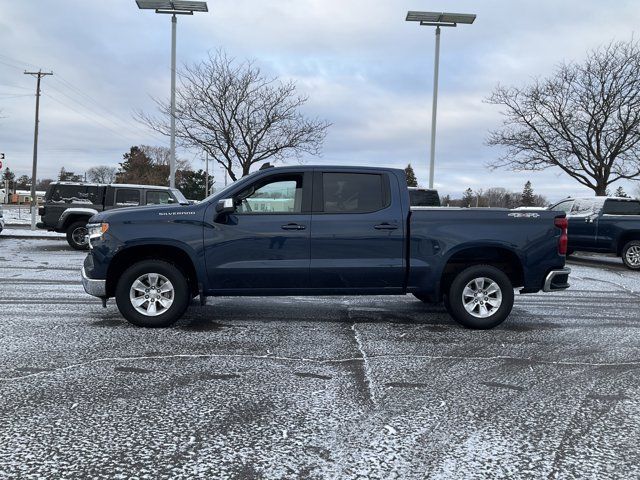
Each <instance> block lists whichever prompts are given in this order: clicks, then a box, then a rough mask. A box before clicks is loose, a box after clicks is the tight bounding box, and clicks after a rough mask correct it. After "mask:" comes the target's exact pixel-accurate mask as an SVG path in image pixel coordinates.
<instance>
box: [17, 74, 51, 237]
mask: <svg viewBox="0 0 640 480" xmlns="http://www.w3.org/2000/svg"><path fill="white" fill-rule="evenodd" d="M24 74H25V75H32V76H34V77H36V78H37V82H36V126H35V128H34V131H33V165H32V168H31V230H35V229H36V210H37V209H38V197H37V195H36V174H37V170H38V124H39V123H40V80H42V77H44V76H46V75H53V72H43V71H42V70H38V71H37V72H27V71H25V72H24Z"/></svg>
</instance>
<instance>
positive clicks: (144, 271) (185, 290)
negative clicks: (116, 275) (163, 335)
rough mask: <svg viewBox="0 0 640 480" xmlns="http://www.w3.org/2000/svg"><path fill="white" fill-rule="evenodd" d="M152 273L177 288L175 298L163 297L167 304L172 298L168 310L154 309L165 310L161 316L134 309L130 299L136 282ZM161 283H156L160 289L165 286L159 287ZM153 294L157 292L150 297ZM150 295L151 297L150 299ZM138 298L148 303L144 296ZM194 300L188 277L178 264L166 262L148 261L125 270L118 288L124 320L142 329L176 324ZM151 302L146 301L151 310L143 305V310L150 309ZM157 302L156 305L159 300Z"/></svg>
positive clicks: (117, 302) (148, 284) (149, 283)
mask: <svg viewBox="0 0 640 480" xmlns="http://www.w3.org/2000/svg"><path fill="white" fill-rule="evenodd" d="M149 274H159V275H160V276H163V277H165V278H166V279H167V280H168V281H169V282H171V286H172V287H173V291H172V296H171V297H170V298H169V297H164V296H163V297H162V299H163V300H165V301H167V300H169V299H171V300H172V303H171V304H170V305H169V306H168V307H167V308H166V309H165V308H162V307H158V308H156V307H153V308H154V309H155V310H160V309H161V310H162V312H161V313H159V314H157V316H151V315H150V314H149V315H145V314H143V313H140V312H139V311H138V310H136V307H134V305H133V304H132V301H131V299H130V297H129V295H130V291H131V289H132V287H133V284H134V282H136V280H138V279H140V278H143V277H144V276H145V275H149ZM160 281H161V280H156V285H157V286H161V284H159V282H160ZM143 283H144V284H145V286H150V287H152V285H151V284H152V283H153V282H148V281H144V280H143ZM152 293H153V291H152V292H149V295H152ZM149 295H147V297H148V296H149ZM157 295H158V298H159V297H160V295H161V294H160V293H159V292H158V293H157ZM162 295H165V294H162ZM137 298H139V299H140V300H142V301H144V300H143V298H145V297H144V293H142V294H141V296H140V297H137ZM190 300H191V291H190V289H189V284H188V282H187V279H186V277H185V275H184V274H183V273H182V271H181V270H180V269H178V268H177V267H176V266H175V265H172V264H170V263H167V262H165V261H163V260H144V261H141V262H138V263H135V264H134V265H133V266H131V267H129V268H128V269H127V270H125V272H124V273H123V274H122V275H121V276H120V279H119V280H118V284H117V286H116V305H118V310H120V313H121V314H122V316H123V317H124V318H126V319H127V320H128V321H129V322H131V323H133V324H134V325H137V326H139V327H151V328H163V327H169V326H171V325H173V324H174V323H175V322H176V321H177V320H178V319H179V318H180V317H181V316H182V314H183V313H184V312H185V310H186V309H187V307H188V306H189V302H190ZM151 301H152V300H149V301H147V302H145V303H146V305H147V307H144V304H143V305H141V306H140V308H141V309H143V310H144V309H145V308H149V307H150V302H151ZM153 301H154V302H155V300H153ZM157 305H161V301H160V300H158V303H157Z"/></svg>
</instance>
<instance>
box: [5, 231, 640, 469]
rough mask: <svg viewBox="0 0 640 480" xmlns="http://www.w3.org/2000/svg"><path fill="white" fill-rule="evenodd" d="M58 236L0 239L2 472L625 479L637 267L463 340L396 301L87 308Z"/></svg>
mask: <svg viewBox="0 0 640 480" xmlns="http://www.w3.org/2000/svg"><path fill="white" fill-rule="evenodd" d="M83 257H84V254H83V253H79V252H75V251H73V250H71V249H70V248H69V247H68V246H67V244H66V242H65V241H64V240H61V241H56V240H33V239H10V238H4V239H3V238H2V236H1V235H0V399H2V401H1V402H0V477H2V478H5V477H8V478H11V477H13V478H31V477H33V478H37V477H45V478H71V477H74V478H87V477H88V478H118V477H122V478H125V477H127V478H128V477H132V476H136V477H140V478H145V476H146V477H147V478H198V477H201V478H327V479H333V478H402V479H411V478H443V479H445V478H446V479H448V478H471V477H473V478H492V479H494V478H517V477H521V478H530V477H547V478H634V477H638V476H639V475H640V454H639V453H638V448H637V445H638V444H639V443H640V427H638V425H640V400H639V399H640V375H638V373H639V370H640V336H639V335H638V328H639V327H640V273H633V272H629V271H628V270H625V269H624V268H622V266H621V264H620V262H619V260H610V259H600V258H594V257H584V258H583V257H578V258H576V259H575V260H572V261H571V265H570V266H571V267H572V268H573V270H574V273H573V275H572V285H573V287H572V289H571V290H570V291H567V292H562V293H554V294H539V295H530V296H517V297H516V307H515V309H514V312H513V314H512V316H511V318H510V319H509V320H507V322H506V323H505V324H503V325H502V326H501V327H499V328H497V329H495V330H492V331H487V332H477V331H469V330H464V329H462V328H460V327H458V326H457V325H455V324H454V323H453V322H452V320H450V319H449V317H448V316H447V315H446V314H445V312H444V311H443V309H442V308H440V307H425V306H424V305H423V304H422V303H420V302H418V301H417V300H415V299H413V297H404V298H401V297H398V298H396V297H362V298H343V297H332V298H326V299H315V298H219V299H209V301H208V305H207V306H206V307H199V306H197V305H196V304H195V303H194V305H193V306H192V307H191V308H190V310H189V311H188V312H187V315H186V319H185V321H184V322H183V323H182V324H180V325H178V326H177V327H175V328H171V329H166V330H145V329H139V328H135V327H133V326H131V325H129V324H128V323H126V322H125V321H124V320H122V319H121V317H120V315H119V314H118V311H117V309H116V307H115V305H114V303H113V301H110V302H109V305H108V308H107V309H103V308H102V307H101V305H100V303H99V302H98V301H97V300H95V299H93V298H91V297H89V296H87V295H85V294H84V292H83V290H82V287H81V285H80V281H79V268H80V265H81V263H82V260H83Z"/></svg>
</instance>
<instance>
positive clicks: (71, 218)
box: [56, 209, 98, 232]
mask: <svg viewBox="0 0 640 480" xmlns="http://www.w3.org/2000/svg"><path fill="white" fill-rule="evenodd" d="M96 213H98V212H97V210H94V211H88V209H87V211H82V212H79V211H76V212H69V213H66V211H65V212H62V215H60V219H59V220H58V225H57V227H56V229H57V230H60V231H63V232H66V231H67V228H69V227H70V226H71V224H73V223H76V222H79V221H85V222H87V223H88V222H89V219H90V218H91V217H93V216H94V215H95V214H96Z"/></svg>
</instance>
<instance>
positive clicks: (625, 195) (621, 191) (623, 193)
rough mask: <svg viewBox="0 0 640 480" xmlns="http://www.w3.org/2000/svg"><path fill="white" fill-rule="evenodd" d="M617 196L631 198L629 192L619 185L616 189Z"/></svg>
mask: <svg viewBox="0 0 640 480" xmlns="http://www.w3.org/2000/svg"><path fill="white" fill-rule="evenodd" d="M615 196H616V197H621V198H629V196H628V195H627V193H626V192H625V191H624V188H622V187H618V188H617V189H616V194H615Z"/></svg>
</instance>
